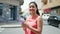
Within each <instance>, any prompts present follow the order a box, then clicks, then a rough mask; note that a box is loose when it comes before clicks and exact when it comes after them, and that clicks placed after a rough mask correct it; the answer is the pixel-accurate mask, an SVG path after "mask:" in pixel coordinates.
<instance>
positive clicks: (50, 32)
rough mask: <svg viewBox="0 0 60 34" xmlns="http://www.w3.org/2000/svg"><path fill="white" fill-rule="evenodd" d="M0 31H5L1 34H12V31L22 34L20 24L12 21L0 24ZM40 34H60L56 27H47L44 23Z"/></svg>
mask: <svg viewBox="0 0 60 34" xmlns="http://www.w3.org/2000/svg"><path fill="white" fill-rule="evenodd" d="M44 22H45V21H44ZM2 28H3V29H2ZM5 28H7V29H5ZM0 29H1V30H5V31H3V32H2V33H1V34H4V33H6V34H8V33H11V34H13V33H14V31H15V32H16V33H15V34H20V33H22V34H24V31H23V29H22V28H21V24H20V22H16V21H14V22H8V23H7V22H6V23H1V24H0ZM13 29H14V30H13ZM15 29H18V30H15ZM8 30H10V31H9V32H7V31H8ZM11 31H12V32H11ZM17 31H18V32H17ZM42 34H60V29H59V28H56V27H53V26H50V25H48V23H46V22H45V23H44V24H43V31H42Z"/></svg>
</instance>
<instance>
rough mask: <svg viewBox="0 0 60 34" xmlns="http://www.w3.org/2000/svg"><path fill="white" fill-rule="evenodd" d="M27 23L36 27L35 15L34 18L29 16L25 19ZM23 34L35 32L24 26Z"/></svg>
mask: <svg viewBox="0 0 60 34" xmlns="http://www.w3.org/2000/svg"><path fill="white" fill-rule="evenodd" d="M27 24H28V25H30V26H32V27H34V28H37V17H36V19H33V20H32V19H31V18H29V19H28V20H27ZM25 34H35V33H34V32H32V31H31V30H30V29H28V28H26V29H25Z"/></svg>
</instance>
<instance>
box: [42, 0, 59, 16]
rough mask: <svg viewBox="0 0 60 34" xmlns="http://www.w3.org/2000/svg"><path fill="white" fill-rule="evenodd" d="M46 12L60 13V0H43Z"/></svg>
mask: <svg viewBox="0 0 60 34" xmlns="http://www.w3.org/2000/svg"><path fill="white" fill-rule="evenodd" d="M42 2H43V4H44V5H43V8H42V10H44V13H45V12H46V13H50V14H51V15H60V0H42Z"/></svg>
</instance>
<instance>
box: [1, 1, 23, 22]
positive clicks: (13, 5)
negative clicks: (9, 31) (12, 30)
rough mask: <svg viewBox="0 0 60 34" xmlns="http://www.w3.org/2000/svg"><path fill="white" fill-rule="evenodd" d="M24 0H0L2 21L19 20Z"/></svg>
mask: <svg viewBox="0 0 60 34" xmlns="http://www.w3.org/2000/svg"><path fill="white" fill-rule="evenodd" d="M22 4H23V0H0V21H14V20H18V17H19V11H20V10H21V7H20V6H21V5H22Z"/></svg>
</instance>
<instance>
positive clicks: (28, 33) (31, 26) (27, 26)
mask: <svg viewBox="0 0 60 34" xmlns="http://www.w3.org/2000/svg"><path fill="white" fill-rule="evenodd" d="M29 12H30V14H31V16H29V17H28V18H27V19H26V22H25V23H23V24H22V27H23V30H24V31H25V34H41V33H42V25H43V24H42V23H43V22H42V18H41V16H39V12H38V7H37V4H36V3H35V2H31V3H30V4H29Z"/></svg>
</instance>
